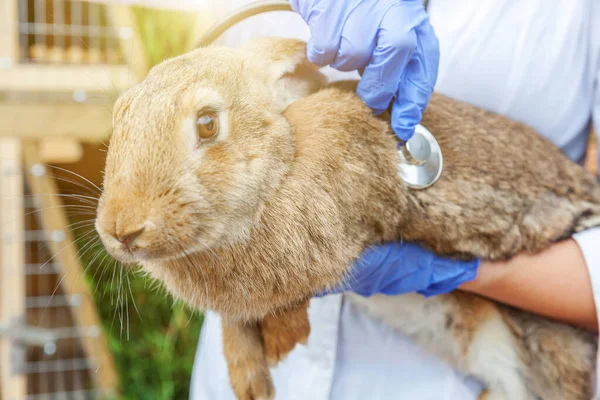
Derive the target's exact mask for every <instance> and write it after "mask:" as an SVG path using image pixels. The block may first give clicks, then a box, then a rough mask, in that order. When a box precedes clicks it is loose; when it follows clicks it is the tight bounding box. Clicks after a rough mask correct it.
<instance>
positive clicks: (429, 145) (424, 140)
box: [398, 125, 444, 189]
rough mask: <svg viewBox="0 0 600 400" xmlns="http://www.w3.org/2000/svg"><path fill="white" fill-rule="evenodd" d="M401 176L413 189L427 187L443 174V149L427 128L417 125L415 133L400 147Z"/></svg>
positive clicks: (399, 168) (399, 167) (399, 166)
mask: <svg viewBox="0 0 600 400" xmlns="http://www.w3.org/2000/svg"><path fill="white" fill-rule="evenodd" d="M398 153H399V154H400V164H399V165H398V170H399V172H400V177H401V178H402V180H403V181H404V182H405V183H406V185H407V186H408V187H409V188H411V189H425V188H428V187H429V186H431V185H433V184H434V183H435V182H436V181H437V180H438V179H439V177H440V175H441V174H442V169H443V167H444V160H443V158H442V149H440V146H439V144H438V142H437V140H435V138H434V137H433V135H432V134H431V132H429V130H427V128H425V127H424V126H423V125H417V127H416V129H415V133H414V135H413V136H412V137H411V138H410V139H409V140H408V141H407V142H406V143H404V144H403V145H401V146H400V147H399V149H398Z"/></svg>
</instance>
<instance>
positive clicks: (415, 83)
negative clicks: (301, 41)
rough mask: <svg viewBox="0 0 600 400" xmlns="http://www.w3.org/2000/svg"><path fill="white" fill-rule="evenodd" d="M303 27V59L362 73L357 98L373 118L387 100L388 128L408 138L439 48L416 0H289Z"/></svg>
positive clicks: (432, 80) (427, 89) (433, 73)
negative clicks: (305, 36)
mask: <svg viewBox="0 0 600 400" xmlns="http://www.w3.org/2000/svg"><path fill="white" fill-rule="evenodd" d="M290 4H291V7H292V9H293V10H294V11H295V12H297V13H298V14H300V16H301V17H302V18H303V19H304V21H305V22H306V23H307V24H308V25H309V28H310V31H311V38H310V39H309V41H308V44H307V56H308V59H309V61H310V62H312V63H313V64H316V65H319V66H324V65H331V67H332V68H335V69H338V70H340V71H354V70H360V69H362V68H364V72H363V73H362V78H361V80H360V82H359V84H358V88H357V93H358V95H359V96H360V97H361V98H362V99H363V101H364V102H365V103H366V104H367V105H368V106H369V107H370V108H371V109H373V111H374V112H375V113H376V114H381V113H382V112H384V111H385V110H387V109H388V107H389V105H390V102H391V101H392V98H394V103H393V105H392V120H391V121H392V128H393V129H394V132H396V135H397V136H398V137H399V138H400V139H402V140H408V139H410V138H411V137H412V135H413V134H414V129H415V126H416V125H417V124H418V123H420V122H421V118H422V114H423V110H424V109H425V107H426V106H427V103H429V99H430V98H431V94H432V92H433V87H434V86H435V83H436V80H437V74H438V63H439V44H438V39H437V37H436V35H435V33H434V31H433V28H432V27H431V25H430V23H429V16H428V15H427V12H426V11H425V8H424V6H423V4H422V1H421V0H290Z"/></svg>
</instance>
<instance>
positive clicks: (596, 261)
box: [573, 56, 600, 399]
mask: <svg viewBox="0 0 600 400" xmlns="http://www.w3.org/2000/svg"><path fill="white" fill-rule="evenodd" d="M599 58H600V56H599ZM598 64H599V66H598V74H597V77H596V82H595V92H596V93H595V100H594V106H593V108H592V123H593V128H594V131H595V133H596V137H597V138H598V137H599V136H600V60H599V61H598ZM599 139H600V138H599ZM596 143H597V149H598V150H597V154H596V159H597V160H598V164H597V165H598V173H599V174H600V140H597V142H596ZM573 239H575V241H576V242H577V244H578V245H579V248H580V249H581V252H582V253H583V257H584V259H585V263H586V266H587V268H588V273H589V276H590V281H591V284H592V293H593V296H594V303H595V304H596V314H597V318H598V321H599V324H600V227H596V228H592V229H587V230H585V231H583V232H579V233H576V234H574V235H573ZM599 330H600V326H599ZM596 370H597V371H600V348H599V349H598V353H597V354H596ZM596 379H598V376H597V377H596ZM599 388H600V385H599V384H598V383H596V395H595V397H594V398H595V399H598V398H600V391H599V390H598V389H599Z"/></svg>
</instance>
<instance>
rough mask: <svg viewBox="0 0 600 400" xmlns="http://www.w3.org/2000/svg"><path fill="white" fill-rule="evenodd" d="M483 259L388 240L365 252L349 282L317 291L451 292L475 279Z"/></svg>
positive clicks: (425, 294) (433, 293) (367, 293)
mask: <svg viewBox="0 0 600 400" xmlns="http://www.w3.org/2000/svg"><path fill="white" fill-rule="evenodd" d="M479 264H480V260H479V259H475V260H473V261H457V260H452V259H449V258H443V257H438V256H436V255H435V254H433V253H432V252H430V251H428V250H426V249H424V248H423V247H421V246H420V245H418V244H415V243H409V242H404V243H385V244H383V245H380V246H375V247H372V248H370V249H367V250H366V251H365V252H363V254H362V256H361V259H359V260H358V261H357V262H356V263H355V265H354V267H353V270H352V276H351V277H350V279H349V280H348V282H346V283H344V284H343V285H341V287H338V288H335V289H333V290H330V291H323V292H321V293H318V294H317V297H321V296H324V295H327V294H332V293H342V292H347V291H350V292H354V293H357V294H359V295H361V296H365V297H368V296H372V295H374V294H377V293H383V294H386V295H400V294H404V293H409V292H417V293H420V294H422V295H424V296H426V297H429V296H434V295H437V294H442V293H448V292H451V291H452V290H454V289H456V288H457V287H458V286H460V285H461V284H462V283H464V282H468V281H471V280H473V279H475V277H476V275H477V269H478V268H479Z"/></svg>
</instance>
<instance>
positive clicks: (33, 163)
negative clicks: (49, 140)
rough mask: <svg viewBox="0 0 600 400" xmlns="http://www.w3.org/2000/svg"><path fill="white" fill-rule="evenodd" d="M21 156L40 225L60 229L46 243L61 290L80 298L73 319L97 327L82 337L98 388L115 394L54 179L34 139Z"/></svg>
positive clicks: (108, 355)
mask: <svg viewBox="0 0 600 400" xmlns="http://www.w3.org/2000/svg"><path fill="white" fill-rule="evenodd" d="M23 156H24V159H25V172H26V173H25V176H26V179H27V182H28V184H29V187H30V190H31V193H32V194H33V195H34V196H35V197H36V198H38V199H39V201H40V202H39V207H40V209H41V210H40V215H39V219H40V223H41V226H42V228H43V230H44V231H46V232H60V233H61V235H60V236H61V237H62V239H61V240H60V241H54V240H52V241H48V242H47V245H48V249H49V250H50V255H51V257H54V262H55V263H56V266H57V269H58V272H59V274H60V276H61V280H62V283H61V285H62V286H61V287H62V289H63V291H64V293H65V294H67V295H71V296H77V297H78V298H79V299H80V301H79V304H78V305H76V306H74V307H73V308H72V315H73V318H74V320H75V323H76V325H78V326H79V327H80V328H82V329H86V328H92V327H97V328H98V332H99V333H98V336H97V337H90V336H84V337H82V338H81V341H82V345H83V349H84V350H85V352H86V354H87V357H88V358H89V359H91V360H92V361H93V362H94V363H95V365H96V369H95V370H94V371H91V372H92V374H91V375H92V378H93V379H94V381H95V384H96V387H97V388H98V389H100V390H102V391H103V392H104V393H105V394H107V395H115V394H117V393H118V392H119V377H118V374H117V371H116V368H115V365H114V360H113V358H112V354H111V353H110V351H109V348H108V341H107V339H106V336H105V335H104V332H103V330H102V322H101V320H100V317H99V316H98V313H97V309H96V305H95V302H94V298H93V295H92V291H91V289H90V287H89V286H88V284H87V283H86V281H85V277H84V268H83V266H82V265H81V264H80V262H79V258H78V254H77V252H78V249H77V246H76V245H75V244H74V241H73V236H72V234H71V232H70V231H69V229H68V225H69V222H68V220H67V217H66V214H65V213H64V211H63V209H62V208H61V207H60V206H61V205H62V201H61V199H60V197H59V196H58V195H57V194H58V189H57V186H56V182H55V181H54V179H53V178H52V177H51V174H50V171H49V170H48V169H46V168H44V166H43V164H42V159H41V156H40V152H39V148H38V145H37V143H36V142H32V141H26V142H24V143H23ZM38 195H39V196H38ZM2 400H4V399H2Z"/></svg>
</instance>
